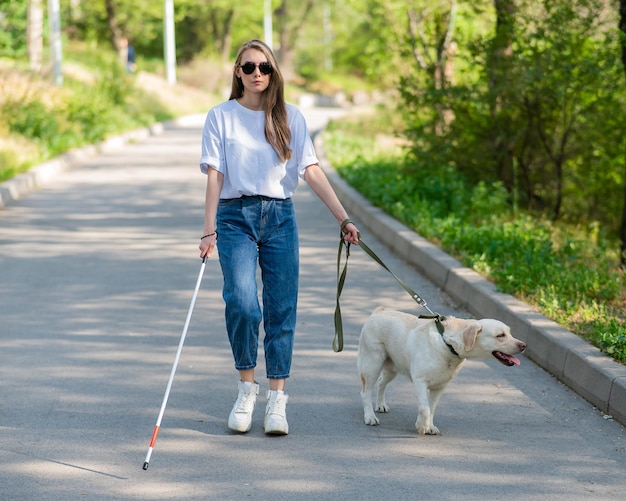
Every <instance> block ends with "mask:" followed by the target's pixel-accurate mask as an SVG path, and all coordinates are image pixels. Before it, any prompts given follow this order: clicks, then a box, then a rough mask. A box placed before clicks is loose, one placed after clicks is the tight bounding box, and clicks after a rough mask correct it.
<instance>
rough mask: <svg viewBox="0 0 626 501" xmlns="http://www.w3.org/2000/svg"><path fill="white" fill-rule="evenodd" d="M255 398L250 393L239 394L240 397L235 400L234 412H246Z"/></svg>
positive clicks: (252, 404)
mask: <svg viewBox="0 0 626 501" xmlns="http://www.w3.org/2000/svg"><path fill="white" fill-rule="evenodd" d="M255 401H256V399H255V398H254V395H253V394H252V393H244V394H243V395H241V398H239V399H238V400H237V408H236V409H235V412H245V413H248V412H250V410H251V409H252V407H254V402H255Z"/></svg>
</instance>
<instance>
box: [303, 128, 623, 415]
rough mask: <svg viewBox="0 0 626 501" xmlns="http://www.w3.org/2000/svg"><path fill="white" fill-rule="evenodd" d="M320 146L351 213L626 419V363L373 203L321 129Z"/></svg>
mask: <svg viewBox="0 0 626 501" xmlns="http://www.w3.org/2000/svg"><path fill="white" fill-rule="evenodd" d="M315 150H316V153H317V156H318V158H319V160H320V162H321V164H322V166H323V167H324V171H325V172H326V176H327V177H328V179H329V181H330V182H331V184H332V185H333V187H334V189H335V191H336V192H337V196H338V197H339V198H340V200H341V201H342V203H343V205H344V207H345V208H346V210H347V211H348V213H355V214H358V216H359V220H360V221H361V222H362V224H363V225H364V226H365V227H366V228H367V229H368V231H370V232H371V233H372V234H374V235H376V236H377V237H378V238H379V239H381V240H382V241H383V242H385V243H386V244H387V245H388V247H390V248H391V249H392V250H393V252H394V253H395V254H396V255H397V256H398V257H399V258H401V259H403V260H405V261H406V262H407V263H409V264H410V265H411V266H413V267H414V268H416V269H417V270H418V271H419V272H420V273H422V274H423V275H424V276H425V277H427V278H428V279H429V280H430V281H431V282H433V283H434V284H435V285H436V286H437V287H439V288H440V289H442V290H443V291H445V292H446V293H447V294H448V295H450V296H451V297H452V298H453V299H454V300H455V301H456V302H457V303H459V305H460V306H461V307H463V308H465V309H467V310H468V311H470V312H471V313H472V314H473V315H476V316H477V317H489V318H497V319H499V320H501V321H502V322H504V323H506V324H507V325H509V326H510V327H511V330H512V331H513V332H515V337H517V338H519V339H521V340H522V341H524V342H526V343H527V349H526V352H525V355H526V356H527V357H528V358H529V359H531V360H532V361H533V362H535V363H536V364H537V365H539V366H540V367H542V368H543V369H545V370H546V371H548V372H549V373H550V374H552V375H554V376H555V377H556V378H557V379H559V380H560V381H562V382H563V383H564V384H566V385H567V386H568V387H569V388H571V389H572V390H573V391H575V392H576V393H578V394H579V395H580V396H582V397H583V398H585V399H586V400H587V401H589V402H590V403H591V404H593V405H594V406H596V407H597V408H598V410H600V411H601V412H603V413H605V414H607V415H609V416H611V417H612V418H613V419H615V420H616V421H618V422H620V423H621V424H622V425H626V367H625V366H623V365H621V364H618V363H617V362H615V361H614V360H613V359H612V358H610V357H608V356H606V355H604V354H603V353H602V352H601V351H600V350H599V349H597V348H596V347H594V346H592V345H590V344H589V343H587V342H586V341H584V340H582V339H581V338H579V337H578V336H576V335H575V334H573V333H572V332H570V331H568V330H567V329H565V328H563V327H561V326H560V325H558V324H557V323H556V322H553V321H552V320H550V319H548V318H547V317H545V316H543V315H542V314H541V313H538V312H537V311H536V310H534V309H532V308H531V307H530V306H529V305H527V304H526V303H523V302H522V301H519V300H518V299H516V298H515V297H513V296H511V295H509V294H503V293H501V292H498V291H497V289H496V287H495V285H494V284H492V283H491V282H489V281H488V280H487V279H485V278H483V277H482V276H481V275H479V274H478V273H476V272H475V271H474V270H472V269H470V268H467V267H465V266H463V265H462V264H461V263H460V262H459V261H457V260H456V259H454V258H453V257H451V256H450V255H448V254H446V253H445V252H443V251H442V250H440V249H439V248H438V247H436V246H435V245H433V244H431V243H430V242H428V241H427V240H426V239H424V238H422V237H420V236H419V235H418V234H417V233H415V232H414V231H413V230H411V229H410V228H408V227H407V226H404V225H403V224H402V223H399V222H398V221H396V220H395V219H393V218H392V217H390V216H388V215H387V214H385V213H384V212H383V211H382V210H381V209H379V208H377V207H374V206H372V205H371V204H370V203H369V201H368V200H367V199H366V198H364V197H363V196H362V195H361V194H360V193H358V192H357V191H356V190H354V189H353V188H351V187H350V186H349V185H348V184H347V183H346V182H345V181H344V180H343V179H342V178H341V177H339V175H338V174H337V172H336V171H335V169H334V168H333V167H332V165H331V164H330V163H329V162H328V159H327V158H326V156H325V154H324V151H323V144H322V140H321V137H320V135H317V137H316V138H315Z"/></svg>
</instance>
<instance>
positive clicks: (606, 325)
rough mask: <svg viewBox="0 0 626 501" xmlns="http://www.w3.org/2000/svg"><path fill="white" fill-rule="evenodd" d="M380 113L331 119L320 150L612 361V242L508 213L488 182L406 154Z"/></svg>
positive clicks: (619, 284)
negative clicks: (467, 179) (418, 162)
mask: <svg viewBox="0 0 626 501" xmlns="http://www.w3.org/2000/svg"><path fill="white" fill-rule="evenodd" d="M394 120H395V119H394V118H393V117H389V116H388V115H386V114H385V113H381V112H379V113H377V114H376V115H375V116H373V117H371V116H368V117H367V118H364V117H357V118H356V119H353V120H349V121H340V122H334V123H332V124H331V125H330V126H329V128H328V129H327V130H326V132H325V133H324V143H325V146H326V150H327V154H328V158H329V160H330V161H331V163H332V164H333V166H334V167H335V168H336V169H337V171H338V172H339V173H340V175H341V176H342V177H344V178H345V179H346V181H347V182H348V183H349V184H350V185H352V186H353V187H354V188H355V189H357V190H358V191H359V192H361V193H362V194H363V195H364V196H365V197H367V198H368V199H369V200H370V202H371V203H373V204H374V205H376V206H378V207H380V208H382V209H383V210H385V211H386V212H387V213H388V214H390V215H391V216H393V217H394V218H396V219H398V220H399V221H401V222H402V223H404V224H406V225H407V226H409V227H410V228H412V229H414V230H415V231H416V232H418V233H419V234H420V235H422V236H423V237H425V238H427V239H428V240H430V241H431V242H433V243H435V244H436V245H438V246H439V247H440V248H442V249H443V250H444V251H446V252H448V253H449V254H451V255H452V256H454V257H455V258H457V259H458V260H459V261H460V262H462V263H463V264H464V265H465V266H468V267H470V268H473V269H474V270H476V271H477V272H478V273H480V274H481V275H483V276H484V277H486V278H487V279H489V280H491V281H492V282H493V283H494V284H495V285H496V286H497V287H498V289H499V290H501V291H503V292H506V293H509V294H511V295H513V296H516V297H518V298H519V299H521V300H523V301H524V302H526V303H528V304H530V305H531V306H533V307H534V308H536V309H537V310H538V311H540V312H541V313H543V314H544V315H545V316H547V317H549V318H551V319H553V320H554V321H555V322H557V323H559V324H560V325H562V326H564V327H565V328H567V329H569V330H571V331H572V332H574V333H575V334H577V335H579V336H580V337H582V338H583V339H585V340H587V341H588V342H590V343H591V344H593V345H595V346H596V347H598V348H599V349H601V350H602V351H603V352H604V353H606V354H607V355H610V356H611V357H613V358H614V359H615V360H616V361H619V362H621V363H625V362H626V314H625V311H626V287H625V285H626V274H625V272H624V270H623V269H622V268H620V266H619V252H618V249H619V246H618V243H617V242H616V240H615V239H610V238H608V237H607V236H605V235H603V234H602V232H601V231H600V229H599V228H597V227H594V226H589V227H586V226H583V225H580V226H572V225H564V224H555V223H553V222H551V221H548V220H545V219H542V218H541V217H539V216H537V215H533V214H514V213H513V211H512V210H511V209H510V204H509V200H508V194H507V193H506V191H505V190H504V189H503V188H502V187H501V186H499V185H498V184H487V183H482V184H479V185H478V186H469V185H468V184H467V183H466V182H465V180H464V179H463V178H462V177H461V176H460V175H459V174H458V173H456V172H455V171H454V170H453V169H448V168H439V169H432V168H424V167H423V166H417V165H414V164H412V163H411V161H410V160H409V159H408V158H409V157H408V156H407V152H406V150H405V149H404V148H403V143H402V141H401V140H399V139H396V138H395V136H394V131H397V130H398V129H399V126H398V124H397V123H394Z"/></svg>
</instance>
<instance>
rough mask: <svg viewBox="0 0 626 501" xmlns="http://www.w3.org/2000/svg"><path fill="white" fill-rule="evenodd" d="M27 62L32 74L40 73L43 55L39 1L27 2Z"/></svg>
mask: <svg viewBox="0 0 626 501" xmlns="http://www.w3.org/2000/svg"><path fill="white" fill-rule="evenodd" d="M26 36H27V45H28V62H29V64H30V69H31V70H32V71H34V72H37V73H38V72H39V71H41V61H42V58H43V56H42V54H43V7H42V5H41V0H30V1H29V2H28V26H27V30H26Z"/></svg>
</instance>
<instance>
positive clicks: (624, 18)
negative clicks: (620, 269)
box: [619, 0, 626, 267]
mask: <svg viewBox="0 0 626 501" xmlns="http://www.w3.org/2000/svg"><path fill="white" fill-rule="evenodd" d="M619 10H620V20H619V29H620V31H621V32H622V64H623V65H624V75H625V76H626V0H620V3H619ZM624 154H625V156H626V152H624ZM620 237H621V240H622V247H621V251H622V259H621V263H622V266H624V267H626V160H625V161H624V206H623V209H622V227H621V231H620Z"/></svg>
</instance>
